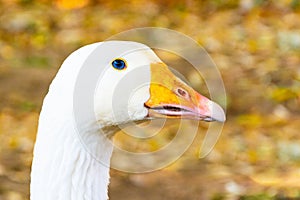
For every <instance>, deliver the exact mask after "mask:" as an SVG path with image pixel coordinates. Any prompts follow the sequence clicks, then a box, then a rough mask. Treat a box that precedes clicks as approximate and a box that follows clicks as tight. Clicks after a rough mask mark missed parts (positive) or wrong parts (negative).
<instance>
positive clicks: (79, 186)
mask: <svg viewBox="0 0 300 200" xmlns="http://www.w3.org/2000/svg"><path fill="white" fill-rule="evenodd" d="M45 117H46V116H45V115H44V113H43V112H42V113H41V118H43V119H42V120H40V125H39V130H38V135H37V141H36V145H35V149H34V159H33V164H32V174H31V200H40V199H56V200H60V199H61V200H71V199H72V200H73V199H86V200H92V199H97V200H106V199H108V196H107V186H108V184H109V163H110V157H111V154H112V150H113V146H112V144H111V142H110V141H109V139H107V138H106V137H102V140H103V142H102V143H101V144H99V146H98V149H97V151H99V152H101V160H98V159H96V158H95V157H94V156H93V155H92V154H91V153H90V152H88V151H87V150H86V149H85V147H84V145H83V144H82V141H81V140H80V138H79V137H78V134H77V133H76V128H75V127H74V123H73V121H72V120H71V118H70V119H68V120H66V121H61V120H60V119H57V118H56V117H55V116H49V115H47V118H45ZM45 123H46V124H47V126H46V124H45ZM91 130H93V129H90V130H87V134H88V132H89V131H91ZM107 131H108V130H107ZM107 133H108V134H109V132H107Z"/></svg>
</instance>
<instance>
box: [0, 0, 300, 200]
mask: <svg viewBox="0 0 300 200" xmlns="http://www.w3.org/2000/svg"><path fill="white" fill-rule="evenodd" d="M147 26H154V27H165V28H170V29H173V30H176V31H180V32H182V33H184V34H186V35H188V36H190V37H192V38H193V39H194V40H196V41H197V42H198V43H199V44H201V45H202V46H203V47H204V48H205V49H206V50H207V51H208V52H209V54H210V55H211V57H212V58H213V60H214V61H215V63H216V65H217V66H218V67H219V70H220V72H221V74H222V77H223V80H224V84H225V87H226V90H227V122H226V123H225V126H224V129H223V132H222V135H221V137H220V139H219V141H218V143H217V144H216V146H215V148H214V150H213V151H212V152H211V153H210V154H209V156H207V157H206V158H204V159H198V156H197V155H198V153H199V144H200V142H201V140H202V139H203V138H202V136H201V134H199V136H198V137H199V138H196V140H195V142H194V144H193V145H192V146H191V147H190V148H189V150H188V151H187V153H186V154H185V155H184V156H183V157H182V158H181V159H179V160H178V161H177V162H176V163H174V164H173V165H171V166H169V167H167V168H166V169H163V170H160V171H157V172H153V173H148V174H126V173H122V172H119V171H116V170H112V172H111V176H112V178H111V185H110V191H109V193H110V196H111V198H110V199H111V200H117V199H124V200H125V199H130V200H140V199H143V200H147V199H173V200H182V199H185V200H186V199H193V200H194V199H195V200H198V199H204V200H206V199H208V200H223V199H240V200H260V199H267V200H268V199H281V200H285V199H300V133H299V131H300V1H299V0H277V1H275V0H274V1H271V0H270V1H263V0H225V1H221V0H211V1H208V0H202V1H201V0H199V1H192V0H186V1H172V0H165V1H159V0H147V1H146V0H140V1H139V0H127V1H123V2H122V3H121V2H118V1H115V2H114V1H105V0H77V1H67V0H56V1H47V0H41V1H35V0H7V1H0V144H1V145H0V200H23V199H29V181H30V166H31V160H32V149H33V145H34V140H35V134H36V128H37V120H38V115H39V111H40V108H41V104H42V100H43V97H44V96H45V94H46V93H47V89H48V86H49V84H50V82H51V80H52V78H53V77H54V75H55V73H56V72H57V70H58V68H59V67H60V65H61V63H62V61H63V60H64V59H65V58H66V57H67V56H68V55H69V54H70V53H71V52H72V51H74V50H76V49H77V48H79V47H81V46H83V45H86V44H89V43H93V42H98V41H102V40H105V39H106V38H108V37H110V36H111V35H113V34H116V33H119V32H121V31H125V30H128V29H131V28H138V27H147ZM183 73H186V74H188V78H189V80H190V81H191V82H192V83H193V74H191V73H190V74H189V72H183ZM200 83H201V82H200ZM194 84H195V85H197V82H196V83H195V82H194ZM198 85H199V87H198V88H196V89H198V90H199V91H200V90H201V87H203V86H201V84H198ZM194 87H195V86H194ZM187 126H188V125H187ZM206 126H207V125H206V124H205V123H201V124H200V129H205V128H206ZM174 129H175V130H176V125H174V123H170V124H169V125H168V127H167V128H166V129H165V130H164V131H165V132H166V135H168V134H172V132H174ZM166 138H167V137H166ZM123 139H124V138H123ZM119 140H122V137H120V138H119ZM161 140H164V139H160V140H158V139H157V138H156V139H155V140H153V141H152V142H151V143H148V144H146V145H148V146H147V148H148V147H149V148H153V149H155V148H158V147H159V146H160V143H159V142H160V141H161Z"/></svg>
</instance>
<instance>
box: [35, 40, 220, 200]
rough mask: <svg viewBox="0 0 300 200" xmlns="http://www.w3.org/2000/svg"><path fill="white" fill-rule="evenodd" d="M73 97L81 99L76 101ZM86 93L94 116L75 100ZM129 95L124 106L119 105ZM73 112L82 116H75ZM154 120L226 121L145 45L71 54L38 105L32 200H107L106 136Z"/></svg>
mask: <svg viewBox="0 0 300 200" xmlns="http://www.w3.org/2000/svg"><path fill="white" fill-rule="evenodd" d="M84 70H86V71H89V72H92V73H90V74H87V75H88V77H87V79H84V78H83V79H82V78H81V77H82V74H83V73H85V71H84ZM89 75H90V78H89ZM93 77H96V78H98V80H96V83H97V85H96V86H95V85H94V86H93V87H94V88H89V87H90V85H91V84H90V82H91V79H93ZM125 77H134V78H130V79H129V80H128V79H126V78H125ZM82 80H83V82H82V85H80V84H79V82H80V81H82ZM124 80H126V81H125V82H124ZM84 81H86V83H85V82H84ZM122 81H123V82H122ZM120 83H121V84H120ZM124 83H125V84H124ZM141 83H142V84H143V87H140V86H141ZM84 85H85V86H84ZM120 87H121V88H122V90H120V89H119V88H120ZM133 88H134V89H137V88H138V90H136V91H135V92H134V91H132V89H133ZM118 89H119V90H118ZM78 91H79V93H80V92H82V93H83V94H79V95H77V96H76V95H74V94H76V92H77V94H78ZM86 91H92V92H93V93H92V94H93V97H92V99H93V102H92V103H93V106H92V108H93V112H94V114H95V115H94V116H93V117H91V116H89V114H88V113H87V112H85V110H86V109H87V107H88V106H89V105H84V104H80V103H79V106H78V102H76V101H77V98H81V99H83V100H84V99H85V98H87V99H88V98H89V97H87V96H85V95H87V92H86ZM116 91H119V92H116ZM132 92H134V94H133V95H131V97H130V100H129V101H128V98H127V99H126V98H125V100H123V99H124V98H123V97H124V95H125V96H126V95H127V94H128V93H130V94H131V93H132ZM75 104H77V105H75ZM78 108H79V112H80V113H79V114H78V113H74V112H75V110H76V109H78ZM76 112H77V111H76ZM156 117H183V118H189V119H197V120H206V121H213V120H217V121H222V122H223V121H225V115H224V112H223V109H222V108H221V107H220V106H219V105H217V104H216V103H214V102H212V101H210V100H209V99H207V98H206V97H204V96H201V95H200V94H198V93H197V92H196V91H194V90H193V89H192V88H190V87H189V86H188V85H186V84H185V83H184V82H182V81H181V80H180V79H178V78H177V77H175V76H174V75H173V74H172V73H171V72H170V71H169V69H168V68H167V66H166V65H165V64H164V63H163V62H162V61H161V60H160V59H159V58H158V57H157V56H156V54H155V53H154V52H153V51H152V50H151V49H150V48H149V47H147V46H145V45H143V44H140V43H136V42H127V41H126V42H125V41H107V42H100V43H95V44H91V45H87V46H85V47H82V48H80V49H79V50H77V51H75V52H73V53H72V54H71V55H70V56H69V57H68V58H67V59H66V60H65V61H64V63H63V64H62V66H61V68H60V70H59V72H58V73H57V75H56V77H55V78H54V80H53V82H52V84H51V86H50V88H49V92H48V94H47V96H46V97H45V99H44V103H43V107H42V111H41V114H40V118H39V127H38V134H37V139H36V144H35V148H34V158H33V163H32V172H31V185H30V198H31V200H41V199H42V200H48V199H49V200H71V199H72V200H75V199H80V200H82V199H86V200H92V199H95V200H106V199H108V195H107V188H108V184H109V167H107V166H106V165H109V163H110V158H111V154H112V150H113V145H112V143H111V140H110V139H108V138H109V137H105V135H111V134H113V133H115V132H116V131H117V129H116V128H115V127H116V126H117V125H119V124H126V123H128V122H130V121H138V120H145V119H152V118H156ZM75 118H76V119H75ZM82 138H83V139H82ZM84 138H87V140H86V141H87V142H83V140H85V139H84ZM93 141H94V142H93ZM95 141H96V144H95ZM89 143H90V144H89ZM93 155H97V157H98V158H100V159H101V161H100V162H99V159H95V157H94V156H93ZM103 163H105V164H106V165H105V164H103Z"/></svg>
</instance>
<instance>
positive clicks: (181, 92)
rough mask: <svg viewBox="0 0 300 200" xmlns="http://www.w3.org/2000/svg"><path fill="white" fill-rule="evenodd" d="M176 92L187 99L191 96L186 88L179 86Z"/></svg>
mask: <svg viewBox="0 0 300 200" xmlns="http://www.w3.org/2000/svg"><path fill="white" fill-rule="evenodd" d="M176 93H177V94H178V95H179V96H181V97H183V98H186V99H188V98H189V97H190V95H189V93H188V92H187V91H186V90H184V89H182V88H177V90H176Z"/></svg>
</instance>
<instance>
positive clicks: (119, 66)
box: [112, 59, 126, 70]
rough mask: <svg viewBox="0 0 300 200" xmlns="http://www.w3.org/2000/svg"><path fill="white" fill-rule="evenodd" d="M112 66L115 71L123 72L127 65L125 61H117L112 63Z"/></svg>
mask: <svg viewBox="0 0 300 200" xmlns="http://www.w3.org/2000/svg"><path fill="white" fill-rule="evenodd" d="M112 66H113V67H114V68H115V69H118V70H121V69H124V68H125V67H126V64H125V62H124V60H121V59H116V60H114V61H113V62H112Z"/></svg>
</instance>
